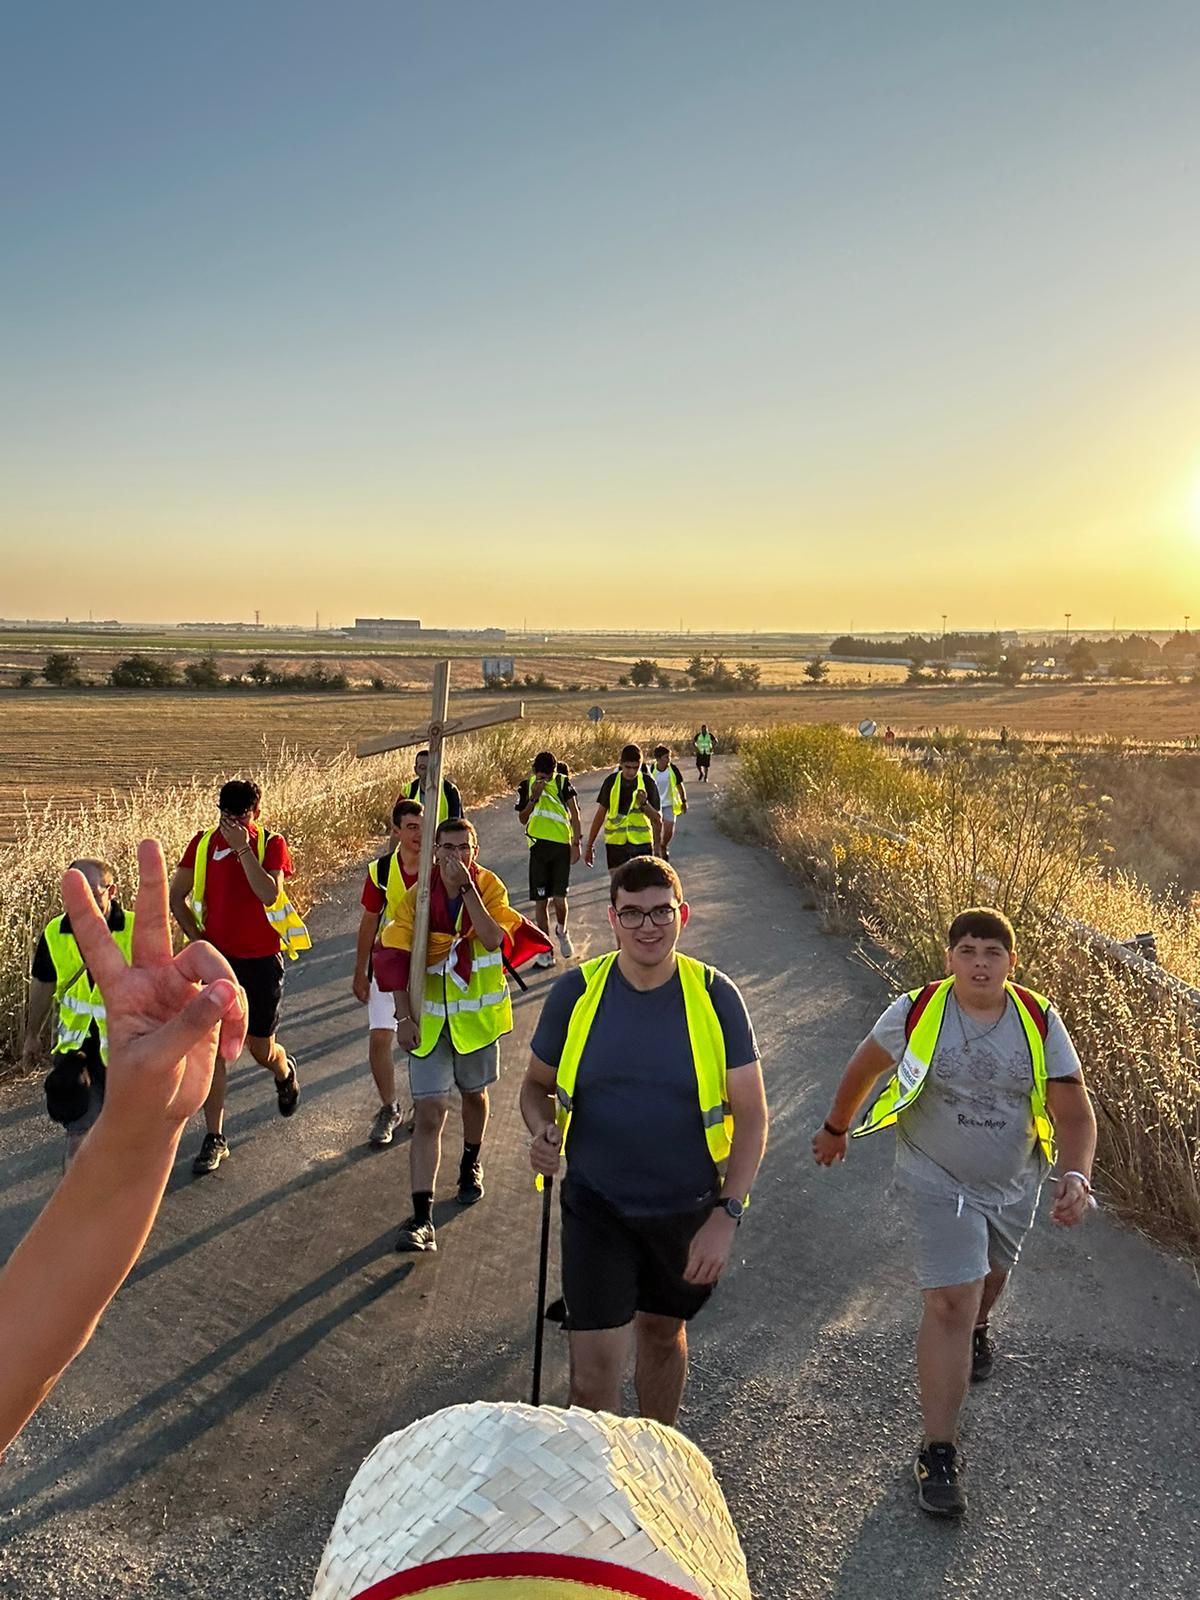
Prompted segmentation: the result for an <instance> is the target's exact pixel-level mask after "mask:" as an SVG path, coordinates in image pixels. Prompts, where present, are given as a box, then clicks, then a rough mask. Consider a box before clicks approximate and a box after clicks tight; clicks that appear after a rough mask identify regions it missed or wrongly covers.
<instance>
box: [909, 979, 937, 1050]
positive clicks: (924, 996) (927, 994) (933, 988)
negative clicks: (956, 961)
mask: <svg viewBox="0 0 1200 1600" xmlns="http://www.w3.org/2000/svg"><path fill="white" fill-rule="evenodd" d="M940 988H941V980H940V979H939V980H938V981H937V982H936V983H927V984H926V985H925V987H924V988H923V989H921V990H919V991H918V993H917V996H916V998H915V999H914V1001H913V1003H912V1005H911V1006H909V1008H908V1015H907V1016H906V1017H905V1019H904V1042H905V1044H907V1043H908V1041H909V1040H910V1039H911V1038H912V1036H913V1030H914V1029H915V1027H916V1026H917V1023H918V1022H920V1020H921V1018H922V1016H923V1015H924V1013H925V1007H926V1006H927V1005H928V1004H929V1002H930V1001H931V1000H932V999H933V997H934V995H935V994H936V993H937V991H938V990H939V989H940Z"/></svg>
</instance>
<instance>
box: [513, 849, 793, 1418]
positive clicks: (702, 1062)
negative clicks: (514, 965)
mask: <svg viewBox="0 0 1200 1600" xmlns="http://www.w3.org/2000/svg"><path fill="white" fill-rule="evenodd" d="M610 899H611V904H610V907H609V923H610V925H611V927H612V930H613V935H614V937H615V939H616V943H617V948H616V950H615V951H611V952H610V953H609V954H607V955H604V956H599V957H597V958H596V959H594V960H591V961H585V962H584V963H583V965H582V966H580V967H577V968H575V969H573V970H572V971H570V972H567V973H564V974H563V976H562V977H561V978H559V979H558V981H557V982H556V983H555V984H554V986H553V988H552V989H551V990H550V993H549V995H548V996H547V998H546V1003H545V1005H544V1006H543V1008H542V1014H541V1017H540V1018H539V1019H538V1024H537V1028H536V1030H535V1032H534V1036H533V1040H532V1044H531V1055H530V1061H529V1067H528V1070H527V1072H526V1074H525V1081H524V1083H523V1085H522V1088H521V1114H522V1116H523V1117H524V1118H525V1124H526V1126H527V1127H528V1129H529V1131H530V1133H531V1134H532V1136H533V1137H532V1140H531V1143H530V1164H531V1165H532V1167H533V1170H534V1172H535V1173H537V1174H538V1175H539V1177H541V1178H546V1177H554V1176H556V1175H557V1174H558V1172H559V1170H560V1166H561V1163H562V1160H563V1157H564V1155H565V1157H566V1160H567V1175H566V1179H565V1181H564V1182H563V1184H562V1186H561V1196H560V1199H561V1207H562V1283H563V1298H564V1300H565V1303H566V1323H567V1329H568V1332H569V1335H570V1354H571V1397H570V1403H571V1404H572V1405H578V1406H587V1407H589V1408H590V1409H592V1410H595V1411H613V1412H620V1410H621V1390H622V1385H623V1379H624V1374H625V1369H626V1366H627V1364H628V1360H629V1356H630V1353H631V1350H633V1351H635V1352H636V1361H635V1372H636V1386H637V1400H638V1409H639V1411H640V1413H641V1414H642V1415H643V1416H647V1417H654V1418H656V1419H657V1420H658V1421H659V1422H665V1423H669V1424H671V1423H674V1421H675V1418H676V1416H677V1415H678V1412H679V1405H680V1401H681V1399H682V1397H683V1389H684V1383H685V1381H686V1376H687V1326H686V1325H687V1323H688V1321H689V1320H690V1319H691V1318H692V1317H693V1316H695V1314H696V1313H697V1312H698V1311H699V1310H700V1308H701V1306H703V1305H704V1303H705V1302H706V1301H707V1300H708V1298H709V1296H710V1295H711V1294H712V1291H713V1287H714V1285H715V1284H716V1282H717V1280H718V1279H719V1278H720V1277H721V1275H722V1273H723V1271H724V1270H725V1266H726V1264H727V1262H728V1259H729V1253H730V1249H731V1247H732V1245H733V1240H734V1235H735V1234H736V1232H737V1229H738V1226H739V1224H740V1222H741V1220H742V1217H743V1215H744V1214H745V1212H746V1208H747V1206H748V1205H749V1200H750V1190H751V1187H752V1186H753V1183H754V1178H755V1175H756V1173H757V1172H758V1167H759V1163H760V1161H761V1160H762V1155H763V1151H764V1149H765V1148H766V1138H767V1106H766V1099H765V1096H764V1094H763V1082H762V1071H761V1068H760V1065H759V1059H758V1047H757V1044H756V1042H755V1038H754V1030H753V1028H752V1027H751V1024H750V1018H749V1016H748V1015H747V1012H746V1007H745V1003H744V1002H743V1000H742V997H741V994H740V993H739V992H738V989H737V988H736V986H735V985H734V984H733V983H732V982H731V981H730V980H729V979H728V978H727V977H725V976H724V975H723V974H722V973H720V972H718V971H716V970H715V969H714V968H712V967H708V966H705V965H704V963H703V962H701V961H697V960H694V959H693V958H692V957H690V956H684V955H680V954H679V953H678V951H677V950H676V945H677V943H678V940H679V935H680V933H681V932H682V930H683V928H684V927H685V926H686V925H687V919H688V907H687V904H686V902H685V901H684V899H683V891H682V888H681V885H680V882H679V877H678V874H677V873H676V871H675V869H674V867H672V866H671V865H670V864H669V863H667V862H665V861H662V860H659V859H658V858H656V857H637V858H635V859H633V860H630V861H628V862H626V863H625V865H624V866H621V867H619V868H618V869H617V870H616V871H615V872H614V873H613V876H612V880H611V883H610Z"/></svg>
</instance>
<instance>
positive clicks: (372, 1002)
mask: <svg viewBox="0 0 1200 1600" xmlns="http://www.w3.org/2000/svg"><path fill="white" fill-rule="evenodd" d="M421 810H422V808H421V803H420V801H419V800H397V801H396V804H395V805H394V806H393V807H392V847H391V849H390V850H388V851H386V852H385V853H384V854H383V855H381V856H380V857H379V858H378V859H377V860H375V861H372V863H371V865H370V866H369V867H368V868H367V875H366V878H365V879H364V880H363V888H362V907H363V914H362V917H361V919H360V921H359V924H358V940H357V944H356V946H355V955H354V981H353V984H352V988H353V990H354V998H355V999H356V1000H358V1001H359V1002H360V1003H361V1004H362V1005H365V1006H366V1008H367V1028H368V1030H369V1031H368V1039H367V1052H368V1056H369V1059H370V1062H371V1076H372V1077H373V1078H374V1079H375V1087H376V1088H377V1089H378V1090H379V1101H380V1105H379V1111H378V1112H377V1114H376V1117H375V1121H374V1122H373V1123H372V1124H371V1131H370V1133H369V1134H368V1135H367V1142H368V1144H373V1145H388V1144H391V1142H392V1135H393V1134H394V1133H395V1131H396V1128H397V1126H398V1124H399V1123H400V1122H401V1121H402V1120H403V1119H402V1117H401V1115H400V1105H399V1102H398V1101H397V1099H396V1067H395V1061H394V1057H393V1050H394V1048H395V1044H396V1002H395V997H394V996H393V995H391V994H384V993H383V992H382V991H381V990H380V988H379V985H378V984H377V983H376V982H375V975H374V973H373V972H372V971H371V951H372V950H373V949H374V947H375V941H376V939H377V938H378V937H379V932H380V929H381V928H382V927H383V926H384V925H386V924H387V923H388V922H390V921H391V918H390V917H389V916H388V914H387V907H388V899H389V896H390V897H391V898H392V900H393V903H394V902H395V898H396V895H397V891H399V892H400V893H401V894H402V893H403V891H404V890H405V889H411V888H412V886H413V884H414V883H416V881H417V871H418V868H419V867H420V864H421ZM393 874H395V875H396V878H395V883H394V884H393V882H392V876H393Z"/></svg>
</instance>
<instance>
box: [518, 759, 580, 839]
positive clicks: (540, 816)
mask: <svg viewBox="0 0 1200 1600" xmlns="http://www.w3.org/2000/svg"><path fill="white" fill-rule="evenodd" d="M536 779H537V774H536V773H530V775H529V778H528V780H527V782H528V784H529V793H530V794H532V793H533V785H534V783H535V782H536ZM566 781H567V780H566V779H565V778H564V777H562V776H561V774H556V776H555V777H554V778H553V779H552V780H551V781H550V782H549V783H547V785H546V787H545V788H544V789H543V790H542V792H541V794H540V795H539V796H538V798H537V803H536V805H535V806H534V808H533V810H532V811H531V812H530V814H529V821H528V822H527V823H526V824H525V837H526V838H527V839H528V840H529V848H530V849H531V850H532V849H533V841H534V840H535V839H550V840H552V841H553V842H554V843H555V844H570V842H571V813H570V812H569V811H568V810H567V806H566V802H565V801H564V800H563V797H562V791H563V786H564V785H565V783H566Z"/></svg>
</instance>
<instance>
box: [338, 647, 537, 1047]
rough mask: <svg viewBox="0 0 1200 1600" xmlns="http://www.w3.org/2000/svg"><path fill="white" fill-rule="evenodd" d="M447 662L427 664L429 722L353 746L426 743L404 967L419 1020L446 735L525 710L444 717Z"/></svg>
mask: <svg viewBox="0 0 1200 1600" xmlns="http://www.w3.org/2000/svg"><path fill="white" fill-rule="evenodd" d="M449 712H450V663H449V662H448V661H439V662H438V663H437V665H436V666H435V667H434V669H433V701H432V704H431V706H430V712H429V725H428V727H425V728H413V729H408V730H403V731H398V732H394V733H380V734H376V735H375V737H374V738H372V739H364V740H363V741H362V742H361V744H359V745H358V746H357V747H356V749H355V752H354V753H355V755H357V756H359V757H360V758H361V757H365V756H378V755H383V754H384V752H385V751H387V750H403V749H405V748H406V747H407V746H409V745H426V746H427V747H428V749H429V765H428V767H427V768H426V769H425V787H424V789H423V790H422V792H421V803H422V804H423V806H424V807H425V814H424V816H423V818H422V826H421V866H420V870H419V872H418V875H417V906H416V914H415V916H414V918H413V942H412V960H411V962H410V964H409V970H408V998H409V1009H410V1012H411V1014H412V1015H413V1016H414V1017H415V1018H416V1019H417V1021H418V1023H419V1022H420V1020H421V1008H422V1006H423V1005H424V1003H425V966H426V952H427V948H428V943H429V886H430V883H431V881H432V878H433V839H434V834H435V833H436V832H437V814H438V797H439V796H440V794H441V792H442V752H443V750H444V748H445V743H446V740H447V739H453V738H455V737H457V735H458V734H460V733H472V732H475V731H476V730H478V729H480V728H490V727H492V726H494V725H495V724H496V723H500V722H518V721H520V720H521V719H522V718H523V717H524V715H525V705H524V702H520V703H518V704H517V705H514V706H497V707H496V708H495V709H494V710H493V709H491V708H490V707H489V708H488V710H486V711H471V712H468V713H467V715H466V716H465V717H455V718H453V719H451V718H450V714H449Z"/></svg>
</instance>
